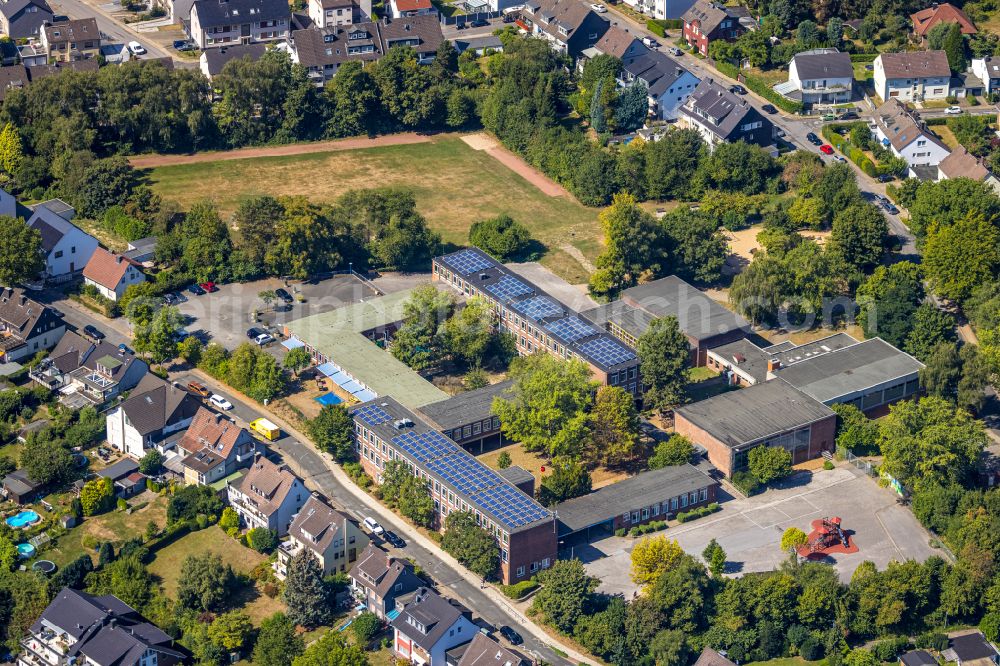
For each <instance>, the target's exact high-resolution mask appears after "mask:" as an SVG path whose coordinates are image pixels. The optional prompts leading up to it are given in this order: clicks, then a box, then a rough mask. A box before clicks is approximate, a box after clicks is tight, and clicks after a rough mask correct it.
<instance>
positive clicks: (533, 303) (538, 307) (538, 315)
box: [510, 296, 563, 321]
mask: <svg viewBox="0 0 1000 666" xmlns="http://www.w3.org/2000/svg"><path fill="white" fill-rule="evenodd" d="M510 307H511V308H512V309H514V310H517V311H518V312H520V313H521V314H523V315H524V316H526V317H531V318H532V319H534V320H536V321H537V320H539V319H545V318H546V317H556V316H559V315H561V314H562V313H563V307H562V306H561V305H559V303H557V302H556V301H554V300H552V299H551V298H549V297H548V296H532V297H531V298H526V299H524V300H523V301H518V302H517V303H514V304H513V305H511V306H510Z"/></svg>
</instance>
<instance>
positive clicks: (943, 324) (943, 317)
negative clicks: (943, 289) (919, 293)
mask: <svg viewBox="0 0 1000 666" xmlns="http://www.w3.org/2000/svg"><path fill="white" fill-rule="evenodd" d="M954 337H955V318H954V317H952V316H951V315H950V314H948V313H947V312H945V311H943V310H941V309H939V308H938V307H937V306H936V305H934V304H933V303H923V304H921V305H920V307H918V308H917V309H916V312H914V313H913V328H912V329H911V330H910V334H909V335H908V336H907V337H906V342H905V344H904V345H903V350H904V351H906V352H907V353H909V354H912V355H913V356H916V357H917V359H918V360H920V361H926V360H927V359H928V358H929V357H930V355H931V353H932V352H933V351H934V349H935V348H936V347H937V346H938V345H939V344H941V343H942V342H949V341H951V340H953V339H954Z"/></svg>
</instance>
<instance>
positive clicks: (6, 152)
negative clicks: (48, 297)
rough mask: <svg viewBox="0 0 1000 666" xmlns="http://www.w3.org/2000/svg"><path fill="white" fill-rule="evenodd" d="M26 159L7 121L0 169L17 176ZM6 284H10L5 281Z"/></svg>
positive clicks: (0, 137) (0, 140)
mask: <svg viewBox="0 0 1000 666" xmlns="http://www.w3.org/2000/svg"><path fill="white" fill-rule="evenodd" d="M23 161H24V147H23V146H22V144H21V135H20V134H19V133H18V131H17V128H16V127H14V124H13V123H7V124H5V125H4V126H3V130H0V170H3V172H4V174H5V175H6V176H7V178H9V179H13V178H16V177H17V175H18V172H19V171H20V170H21V163H22V162H23ZM4 284H10V283H9V282H4Z"/></svg>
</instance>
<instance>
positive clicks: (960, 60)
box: [928, 22, 966, 72]
mask: <svg viewBox="0 0 1000 666" xmlns="http://www.w3.org/2000/svg"><path fill="white" fill-rule="evenodd" d="M938 25H942V24H941V23H939V24H938ZM944 25H946V26H947V28H946V29H945V30H944V31H939V32H943V35H941V36H940V46H938V47H931V48H935V49H940V50H943V51H944V52H945V55H947V56H948V67H950V68H951V69H952V70H953V71H956V72H964V71H965V67H966V60H965V38H964V37H963V36H962V26H960V25H959V24H958V23H953V22H948V23H944ZM936 27H937V26H934V27H932V28H931V30H930V31H929V32H928V40H929V39H930V36H931V35H930V33H932V32H934V28H936ZM934 36H935V38H936V41H937V39H938V36H937V35H934Z"/></svg>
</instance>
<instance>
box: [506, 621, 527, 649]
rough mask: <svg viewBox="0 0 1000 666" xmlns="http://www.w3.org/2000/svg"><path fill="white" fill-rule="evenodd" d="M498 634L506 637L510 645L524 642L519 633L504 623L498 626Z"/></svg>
mask: <svg viewBox="0 0 1000 666" xmlns="http://www.w3.org/2000/svg"><path fill="white" fill-rule="evenodd" d="M500 635H501V636H503V637H504V638H506V639H507V640H508V641H509V642H510V644H511V645H520V644H521V643H523V642H524V639H523V638H521V634H519V633H517V632H516V631H514V630H513V629H511V628H510V627H508V626H507V625H506V624H505V625H503V626H502V627H500Z"/></svg>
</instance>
